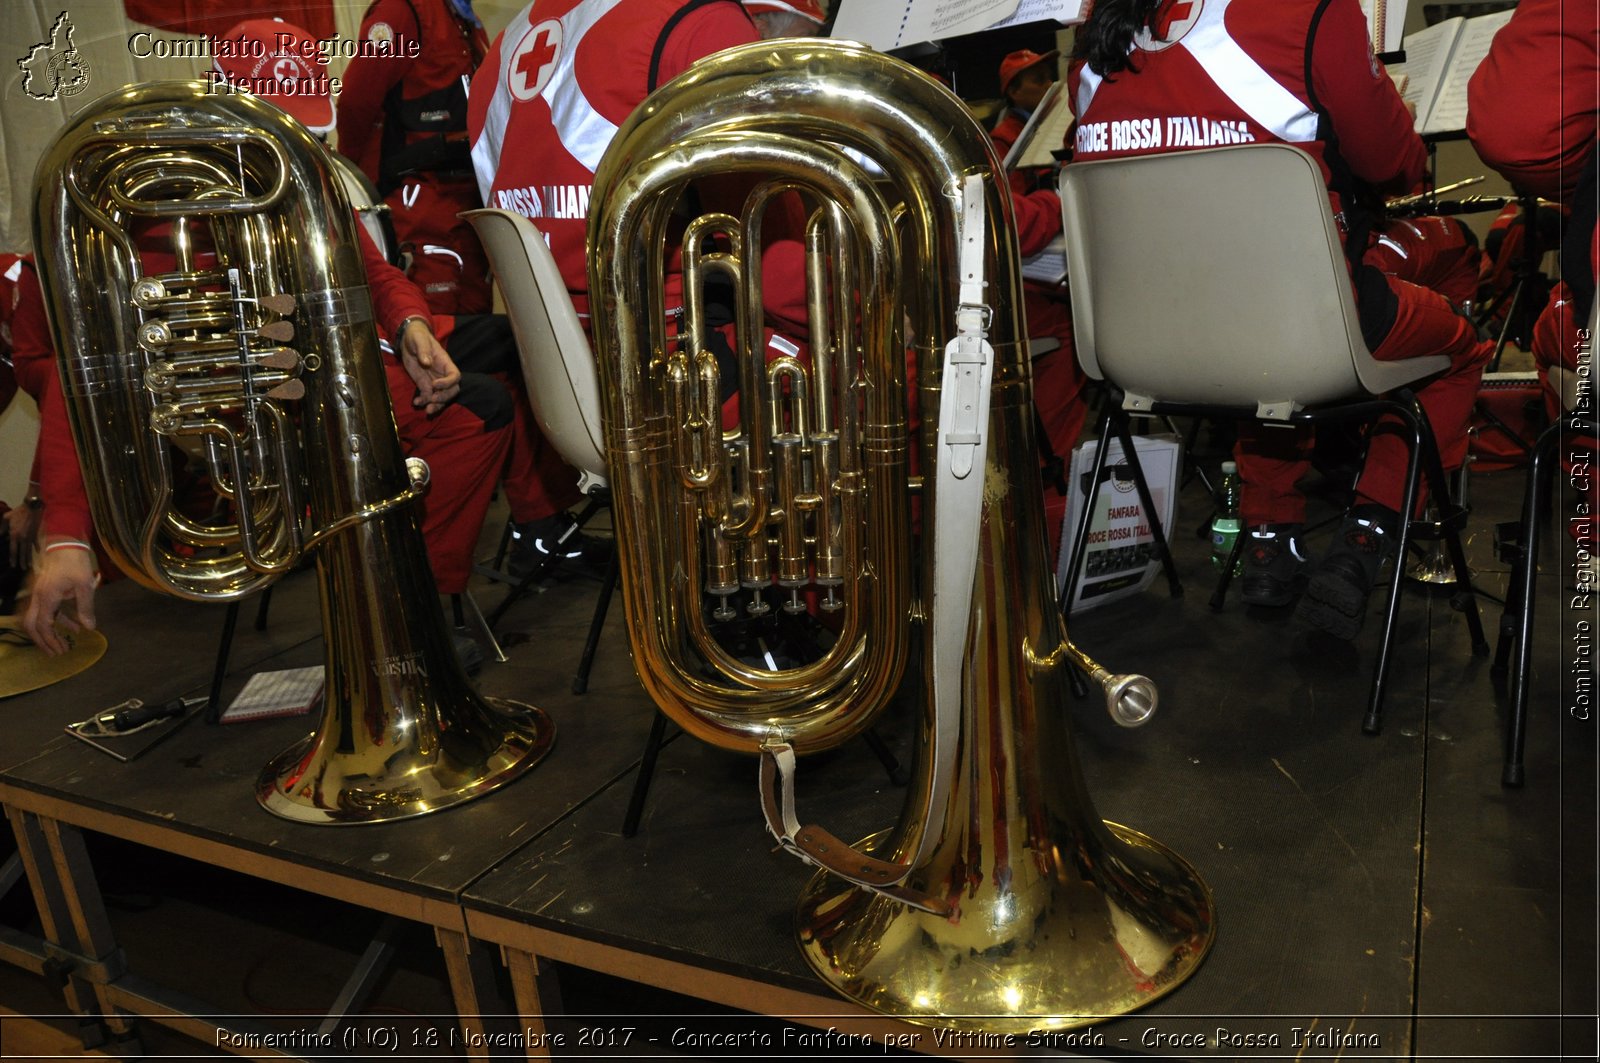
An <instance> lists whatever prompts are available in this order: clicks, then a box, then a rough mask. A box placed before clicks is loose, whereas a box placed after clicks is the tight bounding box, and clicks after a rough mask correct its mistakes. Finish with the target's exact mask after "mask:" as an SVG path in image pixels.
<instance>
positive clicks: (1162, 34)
mask: <svg viewBox="0 0 1600 1063" xmlns="http://www.w3.org/2000/svg"><path fill="white" fill-rule="evenodd" d="M1204 7H1205V0H1162V3H1161V6H1160V7H1158V8H1156V13H1155V14H1154V15H1153V16H1151V18H1150V25H1149V26H1147V27H1145V28H1144V29H1141V30H1140V31H1139V32H1138V34H1137V35H1136V36H1135V37H1134V44H1135V45H1136V46H1138V47H1139V48H1140V49H1142V50H1143V51H1146V52H1159V51H1161V50H1162V49H1163V48H1170V47H1171V46H1172V45H1174V44H1177V43H1178V42H1179V41H1181V40H1182V39H1183V37H1184V34H1186V33H1188V32H1189V31H1190V30H1191V29H1193V28H1194V24H1195V23H1196V22H1198V21H1199V20H1200V11H1201V9H1202V8H1204Z"/></svg>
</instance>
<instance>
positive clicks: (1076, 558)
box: [1060, 398, 1116, 616]
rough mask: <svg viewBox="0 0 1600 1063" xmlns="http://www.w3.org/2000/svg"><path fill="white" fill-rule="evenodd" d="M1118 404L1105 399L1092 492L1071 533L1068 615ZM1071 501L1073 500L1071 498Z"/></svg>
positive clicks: (1064, 605)
mask: <svg viewBox="0 0 1600 1063" xmlns="http://www.w3.org/2000/svg"><path fill="white" fill-rule="evenodd" d="M1115 410H1116V406H1115V405H1114V404H1113V402H1112V400H1111V399H1109V398H1108V399H1107V400H1106V408H1105V411H1104V412H1103V413H1101V415H1100V440H1101V442H1100V445H1099V446H1097V447H1095V453H1094V469H1093V471H1092V472H1091V473H1090V474H1089V496H1088V497H1087V498H1085V499H1084V500H1083V510H1082V511H1081V512H1080V513H1079V514H1078V526H1077V527H1076V528H1075V529H1073V533H1072V553H1071V554H1069V555H1068V557H1069V560H1068V562H1067V579H1066V582H1065V583H1064V584H1063V586H1062V588H1061V601H1060V607H1061V615H1062V616H1066V615H1068V614H1069V613H1070V612H1071V611H1072V599H1073V598H1074V597H1076V596H1077V593H1078V582H1079V580H1080V579H1081V577H1082V575H1083V559H1084V553H1085V551H1086V550H1087V549H1088V546H1089V515H1090V513H1092V512H1093V510H1094V505H1095V502H1097V501H1098V500H1099V498H1100V477H1101V476H1102V475H1104V473H1105V471H1106V449H1107V448H1106V446H1105V440H1106V439H1107V438H1109V437H1110V433H1111V417H1112V414H1113V411H1115ZM1068 486H1069V488H1070V489H1071V490H1073V491H1076V490H1077V489H1078V486H1077V485H1076V484H1069V485H1068ZM1069 502H1070V500H1069Z"/></svg>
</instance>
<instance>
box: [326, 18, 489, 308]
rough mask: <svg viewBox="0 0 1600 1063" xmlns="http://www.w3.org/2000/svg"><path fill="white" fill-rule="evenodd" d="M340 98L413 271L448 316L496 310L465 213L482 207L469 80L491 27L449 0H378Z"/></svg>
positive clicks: (341, 121)
mask: <svg viewBox="0 0 1600 1063" xmlns="http://www.w3.org/2000/svg"><path fill="white" fill-rule="evenodd" d="M361 39H362V40H363V41H375V42H390V43H391V44H392V47H391V49H389V52H388V54H385V55H376V54H374V55H358V56H356V57H355V58H353V59H351V60H350V65H349V66H348V67H346V69H345V73H344V91H343V92H342V93H341V94H340V96H339V111H338V129H339V150H340V151H341V152H343V153H344V154H345V155H347V156H349V157H350V158H352V159H354V160H355V161H356V163H357V164H358V165H359V166H360V167H361V169H362V170H363V172H365V173H366V175H367V176H368V177H369V178H371V179H372V181H373V183H374V184H375V185H377V187H378V190H379V192H380V193H381V194H382V195H383V197H384V202H386V203H388V204H389V208H390V211H391V217H393V219H394V226H395V235H396V236H397V237H398V239H399V241H400V244H401V248H402V250H405V251H409V252H410V255H411V262H410V266H409V267H408V269H409V275H410V277H411V280H412V281H413V282H414V283H415V284H416V285H417V287H419V288H421V289H422V291H423V294H424V295H425V296H426V297H427V300H428V305H429V306H430V307H432V308H433V310H434V312H435V313H439V314H481V313H487V312H488V311H489V310H490V308H491V306H492V302H493V293H492V291H491V288H490V283H489V266H488V260H487V258H486V257H485V255H484V253H483V248H482V246H481V245H479V243H478V239H477V236H476V235H475V234H474V233H473V231H472V226H471V225H469V224H468V223H467V222H465V221H462V220H461V219H459V218H458V217H456V215H457V214H459V213H460V212H462V211H464V210H472V209H474V208H476V207H478V206H480V205H481V203H480V201H479V199H478V188H477V184H476V182H475V181H474V180H473V177H472V163H471V159H470V157H469V155H468V151H467V84H468V81H469V80H470V79H471V77H472V72H473V71H474V70H476V69H477V66H478V63H479V62H480V61H481V60H482V58H483V54H484V52H485V50H486V49H487V47H488V38H487V37H486V36H485V35H484V32H483V27H482V26H479V25H478V24H477V23H476V22H473V21H469V20H467V19H464V18H461V17H460V16H458V15H457V14H456V13H455V11H454V10H452V8H451V7H450V4H449V2H448V0H375V2H374V3H373V4H372V6H371V7H369V8H367V13H366V17H365V18H364V19H363V20H362V23H361Z"/></svg>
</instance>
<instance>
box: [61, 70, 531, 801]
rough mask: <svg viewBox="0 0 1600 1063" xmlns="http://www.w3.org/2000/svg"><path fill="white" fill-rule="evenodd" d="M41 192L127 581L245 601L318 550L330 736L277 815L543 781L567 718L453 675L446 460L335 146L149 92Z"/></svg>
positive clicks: (241, 114) (219, 106) (115, 100)
mask: <svg viewBox="0 0 1600 1063" xmlns="http://www.w3.org/2000/svg"><path fill="white" fill-rule="evenodd" d="M35 184H36V188H35V196H36V200H35V203H34V247H35V249H36V252H37V256H38V265H39V273H40V280H41V281H42V283H43V287H44V290H45V292H46V296H47V298H46V304H47V307H48V310H49V317H50V323H51V331H52V334H53V336H54V339H55V344H56V349H57V351H58V352H59V363H60V368H61V382H62V390H63V393H64V395H65V398H66V406H67V412H68V416H69V419H70V420H71V422H72V432H73V439H74V441H75V443H76V445H77V450H78V454H79V457H80V459H81V461H82V465H83V475H84V482H85V485H86V487H87V488H88V490H89V498H90V504H91V507H92V510H93V513H94V519H95V525H96V527H97V529H98V530H99V531H100V534H101V537H102V539H103V541H104V543H105V545H106V547H107V549H108V550H109V551H110V553H111V554H112V556H113V557H114V558H115V559H116V561H117V563H118V565H119V566H121V567H122V568H123V569H125V570H126V571H127V572H128V573H129V574H130V575H132V576H133V577H134V578H135V579H137V580H139V581H140V582H141V583H143V584H145V585H146V586H149V587H151V588H154V589H156V590H160V591H164V592H166V593H169V594H174V595H177V596H179V597H183V598H189V599H195V600H200V601H226V600H232V599H237V598H239V597H241V596H244V595H247V594H249V593H251V592H253V591H256V590H259V589H261V588H263V587H265V586H267V585H268V584H270V583H271V582H272V581H273V580H275V579H277V578H278V577H279V576H281V575H283V574H284V573H285V572H288V571H289V570H290V569H292V568H293V567H294V566H295V565H296V564H297V563H298V561H299V559H300V558H301V556H302V555H303V554H304V553H305V552H306V551H309V550H313V549H314V550H315V557H316V562H317V571H318V575H319V577H320V579H321V583H320V591H321V598H322V624H323V635H324V641H325V644H326V650H325V662H326V673H327V674H326V687H325V691H324V698H323V710H322V719H321V723H320V725H319V726H318V728H317V730H316V731H315V732H314V733H312V734H311V735H309V736H308V737H307V738H305V739H304V740H302V741H301V742H298V743H296V744H295V745H294V746H292V747H290V748H289V749H288V750H286V751H284V752H283V753H282V754H280V755H279V756H278V757H277V758H276V759H274V760H273V761H272V762H271V763H270V764H269V765H268V766H267V767H266V769H265V770H264V771H263V773H262V776H261V779H260V781H259V783H258V785H257V797H258V798H259V799H260V801H261V803H262V804H263V805H264V806H265V807H266V808H267V809H268V810H269V811H271V812H273V813H275V814H277V815H280V816H284V817H286V818H288V819H293V820H298V821H301V822H307V823H366V822H375V821H382V820H390V819H398V818H402V817H406V816H414V815H419V814H421V813H424V812H431V811H434V810H436V809H440V808H445V807H448V806H450V805H453V804H456V803H459V802H461V801H464V800H467V799H469V798H472V797H475V796H478V795H479V794H482V793H485V792H487V791H489V790H492V789H494V788H495V787H497V786H500V785H502V784H503V783H505V782H508V781H509V780H511V779H513V778H515V777H516V776H517V775H519V774H520V773H521V772H523V771H525V770H526V769H528V768H529V767H532V766H533V764H535V763H536V762H537V761H538V760H539V759H540V758H541V757H542V756H543V755H544V754H545V753H546V752H547V751H548V750H549V748H550V744H551V742H552V740H553V736H554V731H553V729H552V726H551V724H550V722H549V721H548V719H547V718H546V717H545V715H544V714H543V713H542V712H539V711H538V710H536V709H532V708H530V707H528V706H525V705H520V704H517V703H515V702H501V701H496V700H494V699H482V698H479V697H478V695H477V694H476V693H475V692H474V691H473V690H472V689H471V687H470V685H469V684H468V681H467V679H466V676H465V675H464V674H463V673H462V671H461V668H460V665H459V664H458V663H457V661H456V659H455V654H454V652H453V649H452V646H451V643H450V639H449V634H448V629H447V628H446V627H445V623H444V616H443V611H442V610H441V608H440V605H439V597H438V593H437V591H436V589H435V588H434V585H433V580H432V578H431V576H430V574H429V571H428V562H427V557H426V554H425V552H424V548H423V544H422V536H421V531H420V529H419V527H418V523H417V519H416V516H415V507H414V505H413V503H414V501H415V500H416V499H417V497H418V496H419V494H420V491H421V488H422V485H423V482H424V481H425V479H426V467H425V466H423V465H422V463H421V462H413V463H408V462H407V461H406V459H405V458H404V456H403V455H402V454H401V451H400V444H399V439H398V437H397V435H396V432H395V425H394V414H393V412H392V411H391V409H390V406H389V395H388V388H387V385H386V383H385V376H384V370H383V363H382V360H381V359H382V357H383V355H382V353H381V351H380V349H379V346H378V336H377V333H376V331H375V329H374V324H373V309H372V304H371V300H370V297H369V294H368V290H367V284H366V275H365V272H364V270H363V266H362V260H361V252H360V247H359V245H358V244H357V242H356V240H357V236H356V229H355V225H356V223H355V220H354V218H353V215H352V213H351V210H350V206H349V204H348V202H347V200H346V198H345V194H344V192H343V190H342V188H341V186H340V184H339V181H338V179H337V178H336V177H335V175H334V172H333V170H332V168H331V165H330V163H329V161H328V158H327V155H326V150H325V149H324V148H323V147H322V145H321V144H319V143H318V142H317V141H316V140H315V139H313V138H312V136H311V135H310V134H309V133H308V132H307V131H306V130H305V129H304V128H303V127H302V126H301V125H300V124H299V123H297V122H295V121H294V120H293V119H292V118H290V117H289V116H288V115H286V114H284V113H283V112H282V111H280V110H278V109H277V108H276V107H273V106H271V105H270V104H268V103H265V102H263V101H260V100H258V99H256V98H254V97H252V96H248V95H244V94H217V95H213V94H210V93H208V92H207V91H206V88H205V86H204V85H203V84H202V83H200V82H163V83H157V84H149V85H142V86H133V87H129V88H126V89H123V90H121V91H119V92H116V93H113V94H110V95H108V96H106V97H105V98H104V99H102V100H100V101H98V102H96V103H95V104H93V105H91V106H90V107H89V108H87V109H86V110H85V111H83V112H82V113H81V114H80V115H78V116H77V118H76V119H75V120H74V121H73V122H72V123H70V124H69V125H68V126H67V128H65V129H64V130H62V132H61V133H60V134H59V135H58V136H57V137H56V139H55V141H54V142H53V143H52V145H51V146H50V148H49V149H48V150H47V151H46V153H45V155H44V157H43V158H42V159H41V161H40V164H39V169H38V176H37V180H36V182H35ZM157 245H159V246H157ZM213 252H214V255H215V265H214V266H213V265H211V264H210V260H209V259H210V254H209V253H213ZM158 260H159V261H162V262H163V264H162V265H161V267H160V270H159V271H153V270H151V269H148V268H147V267H146V262H154V261H158ZM169 266H170V268H168V267H169ZM171 443H178V444H179V445H181V446H185V447H188V448H191V449H193V450H195V451H197V452H198V454H199V456H200V457H202V458H203V460H204V462H205V468H206V471H207V473H208V475H209V478H210V481H211V485H212V487H213V488H214V489H215V492H216V494H217V496H218V498H219V504H218V505H217V506H216V507H215V509H216V510H217V511H218V512H219V513H220V516H219V517H217V518H216V519H209V518H207V517H206V515H205V514H201V515H200V516H199V517H196V516H195V515H194V514H193V513H192V511H190V510H189V509H187V508H185V507H183V506H182V505H180V504H179V502H178V501H177V500H175V498H174V484H173V475H172V466H171V455H170V453H169V451H170V444H171Z"/></svg>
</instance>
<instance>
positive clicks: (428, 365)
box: [400, 317, 461, 416]
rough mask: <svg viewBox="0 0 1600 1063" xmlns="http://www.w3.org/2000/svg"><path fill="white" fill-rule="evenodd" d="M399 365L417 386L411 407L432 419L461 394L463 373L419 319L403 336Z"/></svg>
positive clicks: (411, 321)
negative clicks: (422, 411) (432, 416)
mask: <svg viewBox="0 0 1600 1063" xmlns="http://www.w3.org/2000/svg"><path fill="white" fill-rule="evenodd" d="M400 363H401V364H402V365H404V366H405V367H406V373H407V375H409V376H410V377H411V380H412V382H413V383H415V384H416V385H417V394H416V396H415V397H414V398H412V400H411V405H413V406H416V407H418V408H419V409H422V410H424V411H426V412H427V413H428V414H429V415H430V416H431V415H433V414H436V413H438V412H439V411H440V410H442V409H444V408H445V407H446V406H448V405H449V404H450V403H452V402H454V401H455V397H456V395H457V394H458V393H459V392H460V391H461V370H459V369H457V368H456V363H455V362H454V361H453V360H451V358H450V354H449V352H448V351H446V350H445V349H444V347H443V346H442V345H440V343H439V341H438V340H437V339H435V338H434V335H433V330H432V329H431V328H429V327H428V323H427V322H426V321H425V320H423V319H422V318H420V317H413V318H410V319H408V320H407V321H406V323H405V326H404V328H403V329H402V330H401V332H400Z"/></svg>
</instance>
